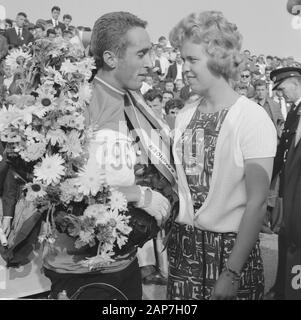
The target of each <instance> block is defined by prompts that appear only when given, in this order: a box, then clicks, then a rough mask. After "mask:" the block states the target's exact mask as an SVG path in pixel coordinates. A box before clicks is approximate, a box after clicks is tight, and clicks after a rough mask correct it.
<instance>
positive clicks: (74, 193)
mask: <svg viewBox="0 0 301 320" xmlns="http://www.w3.org/2000/svg"><path fill="white" fill-rule="evenodd" d="M74 180H75V179H66V180H65V181H64V182H62V183H61V184H60V189H61V193H60V199H61V201H62V202H65V203H69V202H70V201H71V200H73V199H74V198H76V197H78V196H79V195H80V194H79V192H78V187H77V186H76V185H75V182H74ZM75 201H76V200H75ZM79 201H81V199H80V200H79Z"/></svg>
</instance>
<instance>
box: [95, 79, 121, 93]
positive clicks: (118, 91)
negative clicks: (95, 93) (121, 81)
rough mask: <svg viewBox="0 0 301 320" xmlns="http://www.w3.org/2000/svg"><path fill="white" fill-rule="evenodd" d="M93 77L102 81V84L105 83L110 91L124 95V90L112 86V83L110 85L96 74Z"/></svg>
mask: <svg viewBox="0 0 301 320" xmlns="http://www.w3.org/2000/svg"><path fill="white" fill-rule="evenodd" d="M94 79H96V80H98V81H99V82H100V83H102V84H103V85H105V86H106V87H107V88H109V89H110V90H112V91H114V92H116V93H118V94H120V95H121V96H124V95H125V94H126V92H125V91H121V90H119V89H117V88H115V87H113V86H112V85H110V84H109V83H107V82H106V81H105V80H103V79H101V78H100V77H98V76H95V78H94Z"/></svg>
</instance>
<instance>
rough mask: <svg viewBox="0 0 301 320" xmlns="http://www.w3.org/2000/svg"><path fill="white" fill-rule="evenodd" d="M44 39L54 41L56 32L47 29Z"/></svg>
mask: <svg viewBox="0 0 301 320" xmlns="http://www.w3.org/2000/svg"><path fill="white" fill-rule="evenodd" d="M46 37H47V38H48V39H55V38H56V32H55V30H54V29H48V30H47V31H46Z"/></svg>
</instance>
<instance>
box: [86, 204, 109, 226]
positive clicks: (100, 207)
mask: <svg viewBox="0 0 301 320" xmlns="http://www.w3.org/2000/svg"><path fill="white" fill-rule="evenodd" d="M107 209H108V207H107V206H105V205H104V204H91V205H90V206H88V207H87V208H86V210H85V211H84V216H85V217H88V218H94V219H95V220H97V219H99V218H100V217H102V216H105V217H106V219H105V220H104V221H105V222H104V223H107V221H108V220H109V216H108V210H107Z"/></svg>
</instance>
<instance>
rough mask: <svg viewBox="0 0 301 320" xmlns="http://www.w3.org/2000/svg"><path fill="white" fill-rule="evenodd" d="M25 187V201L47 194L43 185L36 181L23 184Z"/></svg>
mask: <svg viewBox="0 0 301 320" xmlns="http://www.w3.org/2000/svg"><path fill="white" fill-rule="evenodd" d="M25 189H26V190H27V193H26V200H27V201H33V200H35V199H37V198H39V197H40V198H42V197H44V196H46V195H47V193H46V191H45V188H44V186H43V185H42V184H41V183H38V182H35V183H28V184H27V185H26V186H25Z"/></svg>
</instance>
